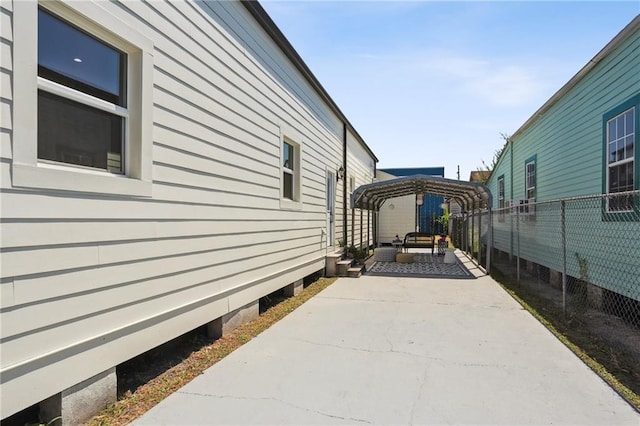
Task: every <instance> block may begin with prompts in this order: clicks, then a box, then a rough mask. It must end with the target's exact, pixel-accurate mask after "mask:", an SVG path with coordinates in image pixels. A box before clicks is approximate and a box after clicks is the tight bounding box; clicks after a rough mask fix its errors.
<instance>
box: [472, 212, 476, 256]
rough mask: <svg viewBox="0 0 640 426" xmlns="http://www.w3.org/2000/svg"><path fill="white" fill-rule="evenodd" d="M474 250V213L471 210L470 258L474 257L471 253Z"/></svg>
mask: <svg viewBox="0 0 640 426" xmlns="http://www.w3.org/2000/svg"><path fill="white" fill-rule="evenodd" d="M474 208H475V206H474ZM475 248H476V211H475V210H473V211H472V212H471V257H474V256H473V251H474V250H475Z"/></svg>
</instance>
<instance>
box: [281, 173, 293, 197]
mask: <svg viewBox="0 0 640 426" xmlns="http://www.w3.org/2000/svg"><path fill="white" fill-rule="evenodd" d="M282 182H283V186H282V195H283V197H284V198H288V199H290V200H293V175H292V174H291V173H287V172H284V173H283V176H282Z"/></svg>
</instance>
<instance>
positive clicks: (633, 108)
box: [605, 105, 638, 214]
mask: <svg viewBox="0 0 640 426" xmlns="http://www.w3.org/2000/svg"><path fill="white" fill-rule="evenodd" d="M629 111H632V113H631V115H632V117H634V120H635V119H636V116H637V111H636V106H635V105H634V106H631V107H629V108H627V109H625V110H624V111H622V112H621V113H619V114H616V115H615V116H614V117H611V118H610V119H608V120H607V121H606V122H605V129H606V136H605V137H606V145H605V159H606V160H605V161H606V165H607V166H606V172H605V175H606V176H605V179H606V190H607V194H609V195H614V194H618V193H619V192H611V187H610V186H609V185H610V182H609V170H610V169H611V168H612V167H618V166H622V165H623V164H627V163H633V175H632V176H633V178H634V179H635V175H636V164H635V158H636V154H635V152H636V150H637V149H638V144H637V143H636V141H637V140H638V139H637V137H636V134H635V132H636V126H635V123H634V127H633V132H632V133H631V134H632V135H633V141H634V146H633V149H634V155H632V156H631V157H630V158H624V159H622V160H618V161H615V162H613V163H610V162H609V144H610V143H611V140H609V123H610V122H611V121H613V120H616V119H618V118H619V117H620V116H622V115H625V114H627V113H628V112H629ZM625 127H626V126H625ZM616 136H617V135H616ZM628 136H629V134H627V133H625V135H624V136H623V137H622V138H620V137H617V138H616V141H617V140H620V139H625V138H626V137H628ZM633 184H634V186H633V187H634V188H635V184H636V182H634V183H633ZM632 211H633V198H632V201H631V207H630V208H629V209H626V210H621V209H616V210H612V209H611V206H610V205H609V201H607V213H611V214H618V213H629V212H632Z"/></svg>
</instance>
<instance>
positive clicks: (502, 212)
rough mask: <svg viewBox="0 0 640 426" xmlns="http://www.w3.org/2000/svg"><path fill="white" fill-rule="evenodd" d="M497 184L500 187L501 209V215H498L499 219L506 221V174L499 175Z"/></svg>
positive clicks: (499, 204)
mask: <svg viewBox="0 0 640 426" xmlns="http://www.w3.org/2000/svg"><path fill="white" fill-rule="evenodd" d="M496 186H497V189H498V209H500V211H499V215H498V221H499V222H504V217H505V211H504V208H505V207H506V200H505V198H504V194H505V191H504V189H505V186H504V175H500V176H498V179H497V181H496Z"/></svg>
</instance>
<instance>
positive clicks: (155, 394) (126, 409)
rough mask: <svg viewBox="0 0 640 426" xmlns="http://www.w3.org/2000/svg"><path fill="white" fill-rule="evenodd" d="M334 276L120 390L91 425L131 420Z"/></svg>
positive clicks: (294, 306)
mask: <svg viewBox="0 0 640 426" xmlns="http://www.w3.org/2000/svg"><path fill="white" fill-rule="evenodd" d="M335 280H336V278H320V279H318V280H317V281H315V282H314V283H312V284H310V285H309V286H307V287H306V288H305V289H304V290H303V291H302V292H301V293H300V294H298V295H297V296H294V297H290V298H288V299H285V300H284V301H282V302H280V303H278V304H277V305H275V306H273V307H271V308H269V309H268V310H267V311H265V312H264V313H263V314H262V315H261V316H260V317H259V318H257V319H255V320H254V321H251V322H249V323H247V324H244V325H242V326H240V327H238V328H237V329H235V330H234V331H232V332H231V333H229V334H227V335H225V336H223V337H221V338H220V339H218V340H216V341H214V342H212V343H209V344H206V345H205V346H202V347H201V348H199V349H197V350H195V351H193V352H192V353H191V354H189V355H188V356H187V357H186V358H185V359H184V360H183V361H182V362H180V363H179V364H178V365H175V366H173V367H171V368H170V369H168V370H166V371H165V372H163V373H162V374H160V375H158V376H157V377H155V378H153V379H151V380H149V381H148V382H147V383H145V384H143V385H141V386H139V387H138V388H137V389H135V391H134V392H131V391H128V392H126V393H124V394H123V395H122V396H121V397H120V400H119V401H118V402H116V403H115V404H113V405H112V406H110V407H108V408H106V409H105V410H104V411H102V412H101V413H100V414H98V415H97V416H95V417H94V418H93V419H91V420H90V421H89V422H88V423H87V424H88V425H91V426H103V425H109V426H116V425H126V424H129V423H131V422H132V421H133V420H135V419H136V418H138V417H140V416H141V415H142V414H144V413H146V412H147V411H149V410H150V409H151V408H152V407H154V406H155V405H156V404H158V403H159V402H160V401H162V400H163V399H165V398H166V397H168V396H169V395H171V394H172V393H173V392H175V391H177V390H178V389H180V388H181V387H182V386H184V385H186V384H187V383H189V382H190V381H191V380H193V379H194V378H195V377H197V376H199V375H200V374H202V373H203V372H204V371H205V370H206V369H207V368H209V367H211V366H212V365H214V364H215V363H217V362H218V361H220V360H221V359H223V358H224V357H226V356H227V355H229V354H230V353H231V352H233V351H234V350H236V349H237V348H239V347H240V346H242V345H243V344H245V343H247V342H248V341H250V340H251V339H253V338H254V337H256V336H257V335H258V334H260V333H262V332H263V331H264V330H266V329H267V328H269V327H271V326H272V325H273V324H275V323H276V322H278V321H280V320H281V319H282V318H284V317H285V316H287V315H288V314H289V313H291V312H293V311H294V310H295V309H296V308H298V307H299V306H301V305H302V304H303V303H305V302H306V301H307V300H309V299H310V298H312V297H313V296H315V295H316V294H318V293H319V292H321V291H322V290H324V289H325V288H327V287H328V286H330V285H331V284H333V283H334V282H335Z"/></svg>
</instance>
